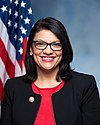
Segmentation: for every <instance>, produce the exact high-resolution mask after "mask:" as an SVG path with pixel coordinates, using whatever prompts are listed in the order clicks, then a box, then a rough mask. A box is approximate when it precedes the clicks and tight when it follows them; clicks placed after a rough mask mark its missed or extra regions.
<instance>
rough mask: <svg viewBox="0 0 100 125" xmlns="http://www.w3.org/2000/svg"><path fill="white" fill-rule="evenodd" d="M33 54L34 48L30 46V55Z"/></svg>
mask: <svg viewBox="0 0 100 125" xmlns="http://www.w3.org/2000/svg"><path fill="white" fill-rule="evenodd" d="M32 55H33V51H32V48H30V56H32Z"/></svg>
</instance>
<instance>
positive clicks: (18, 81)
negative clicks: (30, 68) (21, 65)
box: [5, 75, 28, 88]
mask: <svg viewBox="0 0 100 125" xmlns="http://www.w3.org/2000/svg"><path fill="white" fill-rule="evenodd" d="M27 83H28V81H26V80H25V75H23V76H18V77H14V78H10V79H8V80H7V81H6V83H5V87H6V88H7V87H8V88H18V87H21V86H22V87H24V86H25V85H27Z"/></svg>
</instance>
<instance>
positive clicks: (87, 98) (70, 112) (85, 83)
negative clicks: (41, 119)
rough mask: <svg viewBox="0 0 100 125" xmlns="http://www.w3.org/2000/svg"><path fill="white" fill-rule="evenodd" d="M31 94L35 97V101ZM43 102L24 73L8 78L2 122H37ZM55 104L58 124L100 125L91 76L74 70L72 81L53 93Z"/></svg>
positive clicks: (4, 124)
mask: <svg viewBox="0 0 100 125" xmlns="http://www.w3.org/2000/svg"><path fill="white" fill-rule="evenodd" d="M30 97H34V100H33V101H32V100H31V101H32V102H30V101H29V98H30ZM40 101H41V96H40V95H38V94H35V93H34V92H33V91H32V86H31V83H28V82H26V81H25V80H24V76H22V77H18V78H13V79H10V80H8V81H7V83H6V84H5V95H4V101H3V102H2V109H1V125H34V121H35V118H36V115H37V112H38V109H39V105H40ZM52 103H53V109H54V117H55V122H56V125H100V98H99V93H98V89H97V86H96V82H95V79H94V77H93V76H91V75H86V74H81V73H77V72H73V73H72V78H71V80H70V81H65V84H64V87H63V88H62V89H61V90H60V91H58V92H57V93H54V94H53V95H52Z"/></svg>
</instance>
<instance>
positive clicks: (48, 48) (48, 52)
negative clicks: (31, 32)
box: [43, 45, 53, 55]
mask: <svg viewBox="0 0 100 125" xmlns="http://www.w3.org/2000/svg"><path fill="white" fill-rule="evenodd" d="M43 52H44V53H45V54H48V55H50V54H52V53H53V50H52V49H51V47H50V45H47V47H46V48H45V49H44V51H43Z"/></svg>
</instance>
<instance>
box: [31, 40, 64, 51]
mask: <svg viewBox="0 0 100 125" xmlns="http://www.w3.org/2000/svg"><path fill="white" fill-rule="evenodd" d="M32 42H33V44H34V43H35V44H34V46H35V47H36V48H37V49H39V50H45V49H46V48H47V46H48V45H49V46H50V48H51V49H52V45H54V44H55V43H56V44H59V45H60V46H61V48H60V49H52V50H53V51H61V50H62V44H61V43H60V42H59V41H54V42H51V43H47V42H45V41H35V40H33V41H32ZM36 42H42V43H44V44H45V47H44V48H43V49H40V48H38V47H37V46H36Z"/></svg>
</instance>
